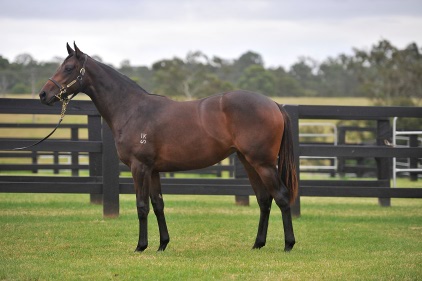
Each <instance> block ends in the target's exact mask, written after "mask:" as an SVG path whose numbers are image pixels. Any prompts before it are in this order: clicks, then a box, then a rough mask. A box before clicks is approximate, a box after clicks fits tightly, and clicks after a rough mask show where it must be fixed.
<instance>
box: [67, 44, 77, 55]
mask: <svg viewBox="0 0 422 281" xmlns="http://www.w3.org/2000/svg"><path fill="white" fill-rule="evenodd" d="M66 48H67V53H68V54H69V55H71V54H73V53H74V52H75V51H74V50H73V49H72V48H71V47H70V46H69V43H66Z"/></svg>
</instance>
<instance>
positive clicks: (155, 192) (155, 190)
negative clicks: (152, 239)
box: [150, 172, 170, 251]
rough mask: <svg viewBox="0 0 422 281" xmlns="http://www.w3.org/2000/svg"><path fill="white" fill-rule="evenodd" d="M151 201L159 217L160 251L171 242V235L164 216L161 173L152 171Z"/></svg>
mask: <svg viewBox="0 0 422 281" xmlns="http://www.w3.org/2000/svg"><path fill="white" fill-rule="evenodd" d="M150 196H151V203H152V207H153V209H154V213H155V216H156V217H157V222H158V229H159V231H160V246H159V248H158V251H164V250H165V249H166V247H167V244H168V243H169V242H170V236H169V233H168V230H167V224H166V218H165V216H164V201H163V196H162V194H161V183H160V174H159V173H158V172H153V173H152V178H151V188H150Z"/></svg>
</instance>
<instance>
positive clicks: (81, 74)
mask: <svg viewBox="0 0 422 281" xmlns="http://www.w3.org/2000/svg"><path fill="white" fill-rule="evenodd" d="M87 58H88V55H87V54H85V59H84V63H83V65H82V68H81V70H80V71H79V75H78V77H76V79H74V80H72V81H71V82H70V83H69V84H67V85H66V86H62V85H60V83H59V82H57V81H56V80H54V79H53V78H48V80H50V81H51V82H53V83H54V85H56V86H57V88H59V90H60V92H59V93H58V94H57V95H55V97H56V98H58V99H59V101H61V102H64V101H66V100H68V101H70V100H71V99H73V98H74V97H75V96H76V95H77V94H78V93H79V90H78V91H76V92H74V93H73V94H69V95H68V96H67V97H63V95H64V94H66V93H67V90H68V89H69V88H70V87H72V86H73V85H74V84H75V83H76V82H79V89H80V88H81V87H82V79H83V77H84V75H85V65H86V60H87ZM70 95H71V97H70V98H68V97H69V96H70Z"/></svg>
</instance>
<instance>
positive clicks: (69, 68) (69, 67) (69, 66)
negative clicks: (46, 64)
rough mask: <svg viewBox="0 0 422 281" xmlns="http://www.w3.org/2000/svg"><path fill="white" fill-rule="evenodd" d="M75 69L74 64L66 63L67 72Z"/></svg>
mask: <svg viewBox="0 0 422 281" xmlns="http://www.w3.org/2000/svg"><path fill="white" fill-rule="evenodd" d="M73 69H74V66H73V65H66V66H65V67H64V70H65V71H66V72H71V71H72V70H73Z"/></svg>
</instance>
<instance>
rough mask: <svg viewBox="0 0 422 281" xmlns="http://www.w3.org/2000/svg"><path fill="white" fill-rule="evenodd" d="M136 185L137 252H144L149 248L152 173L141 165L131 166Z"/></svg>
mask: <svg viewBox="0 0 422 281" xmlns="http://www.w3.org/2000/svg"><path fill="white" fill-rule="evenodd" d="M131 171H132V176H133V182H134V184H135V193H136V208H137V211H138V219H139V240H138V245H137V246H136V249H135V252H142V251H144V250H145V249H146V248H147V247H148V214H149V188H150V183H151V171H150V170H149V169H147V167H145V166H144V165H142V164H140V163H136V164H133V165H132V166H131Z"/></svg>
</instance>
